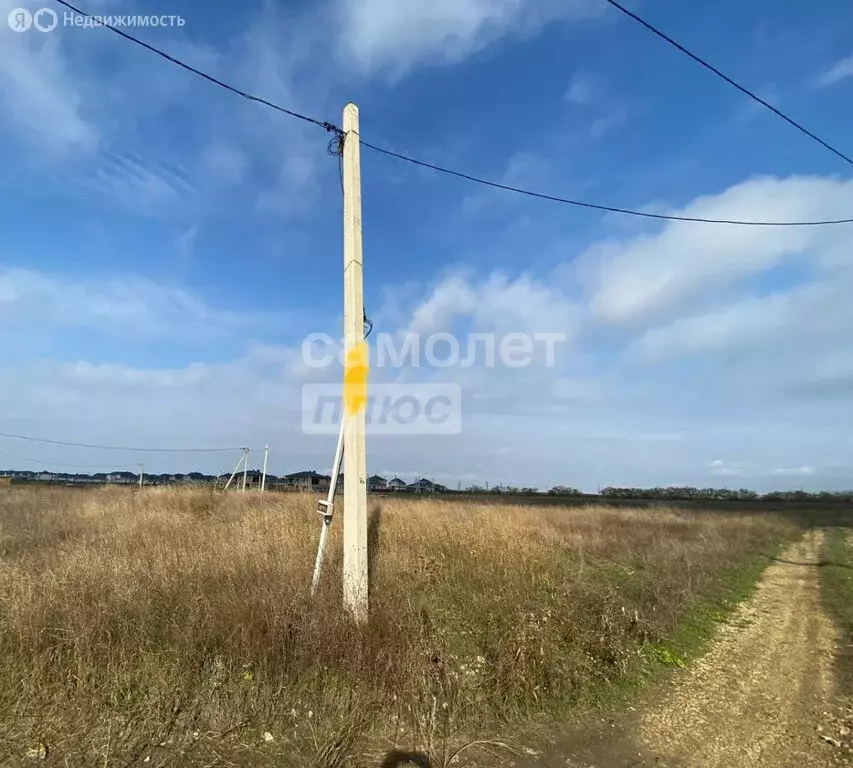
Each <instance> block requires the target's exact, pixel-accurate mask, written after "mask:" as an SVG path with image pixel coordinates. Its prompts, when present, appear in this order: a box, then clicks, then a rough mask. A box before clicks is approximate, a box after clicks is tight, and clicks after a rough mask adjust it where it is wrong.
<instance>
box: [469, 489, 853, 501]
mask: <svg viewBox="0 0 853 768" xmlns="http://www.w3.org/2000/svg"><path fill="white" fill-rule="evenodd" d="M466 490H467V491H468V492H469V493H490V494H503V493H509V494H520V495H524V494H534V493H542V492H541V491H539V490H537V489H536V488H519V487H516V486H506V485H497V486H494V487H493V488H484V487H481V486H477V485H472V486H470V487H469V488H467V489H466ZM547 494H548V495H549V496H565V497H577V498H584V497H586V498H594V497H604V498H609V499H636V500H661V501H767V502H771V501H815V502H817V501H819V502H845V501H846V502H853V490H851V491H815V492H809V491H803V490H796V491H769V492H767V493H758V492H757V491H753V490H750V489H748V488H740V489H737V490H735V489H733V488H693V487H689V486H685V487H672V486H671V487H666V488H662V487H657V488H616V487H613V486H607V487H606V488H602V489H601V490H600V491H599V493H597V494H594V493H584V492H583V491H580V490H578V489H577V488H570V487H568V486H565V485H556V486H554V487H553V488H550V489H548V491H547Z"/></svg>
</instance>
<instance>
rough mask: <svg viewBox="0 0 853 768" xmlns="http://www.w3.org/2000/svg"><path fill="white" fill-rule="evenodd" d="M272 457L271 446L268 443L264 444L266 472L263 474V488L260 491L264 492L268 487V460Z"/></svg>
mask: <svg viewBox="0 0 853 768" xmlns="http://www.w3.org/2000/svg"><path fill="white" fill-rule="evenodd" d="M269 457H270V447H269V446H268V445H265V446H264V473H263V475H261V488H260V491H258V493H263V492H264V491H265V490H266V487H267V460H268V459H269Z"/></svg>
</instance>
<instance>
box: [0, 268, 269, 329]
mask: <svg viewBox="0 0 853 768" xmlns="http://www.w3.org/2000/svg"><path fill="white" fill-rule="evenodd" d="M0 316H2V317H3V321H4V324H5V325H6V326H7V328H8V327H13V328H15V329H18V330H21V329H28V331H29V332H30V333H36V332H39V333H48V334H58V333H61V332H63V331H65V330H68V329H72V328H89V329H94V330H97V331H100V332H103V333H106V334H107V335H111V336H120V337H122V338H125V339H128V338H145V337H148V338H153V337H169V338H187V337H192V338H196V339H202V338H211V337H215V336H217V335H222V334H226V333H233V332H236V331H246V330H250V329H252V328H254V327H256V326H262V325H263V324H264V323H265V322H266V321H270V320H273V319H275V318H271V317H270V316H269V315H263V314H258V313H254V312H248V313H247V312H231V311H223V310H218V309H214V308H212V307H210V306H209V305H208V304H207V303H206V302H204V301H203V300H202V299H200V298H199V297H198V296H196V295H194V294H192V293H190V292H188V291H186V290H183V289H181V288H173V287H169V286H164V285H160V284H158V283H155V282H152V281H150V280H146V279H143V278H136V277H119V276H115V277H103V278H97V277H88V278H79V277H73V276H69V275H57V274H50V273H42V272H36V271H32V270H26V269H20V268H14V267H0ZM281 319H282V318H278V320H279V321H280V320H281Z"/></svg>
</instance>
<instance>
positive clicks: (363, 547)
mask: <svg viewBox="0 0 853 768" xmlns="http://www.w3.org/2000/svg"><path fill="white" fill-rule="evenodd" d="M343 131H344V145H343V186H344V342H345V351H346V353H347V355H349V354H350V353H353V352H354V351H355V349H356V348H357V347H359V345H361V344H364V343H365V342H364V282H363V279H364V278H363V261H362V251H361V160H360V148H359V133H358V107H357V106H356V105H355V104H352V103H350V104H347V105H346V106H345V107H344V115H343ZM347 361H348V362H350V361H351V358H350V357H347ZM363 363H364V364H365V365H366V364H367V361H366V360H365V361H363ZM365 394H366V393H365ZM344 399H345V401H346V400H347V398H346V397H345V398H344ZM344 418H345V419H346V422H345V426H344V605H345V606H346V607H347V608H348V609H349V611H350V612H351V613H352V615H353V616H354V617H355V619H356V621H359V622H362V621H365V620H366V619H367V609H368V593H367V457H366V445H365V431H366V426H367V425H366V415H365V407H364V405H361V406H360V407H358V408H356V409H355V410H354V412H351V413H347V412H346V410H345V411H344ZM332 482H333V483H336V482H337V478H332Z"/></svg>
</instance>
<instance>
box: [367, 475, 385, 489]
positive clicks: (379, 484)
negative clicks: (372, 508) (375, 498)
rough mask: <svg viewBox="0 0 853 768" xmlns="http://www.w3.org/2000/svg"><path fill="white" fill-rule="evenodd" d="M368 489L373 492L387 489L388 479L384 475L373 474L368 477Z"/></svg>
mask: <svg viewBox="0 0 853 768" xmlns="http://www.w3.org/2000/svg"><path fill="white" fill-rule="evenodd" d="M367 490H368V491H371V492H374V491H387V490H388V481H387V480H386V479H385V478H384V477H380V476H379V475H373V476H372V477H368V478H367Z"/></svg>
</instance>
